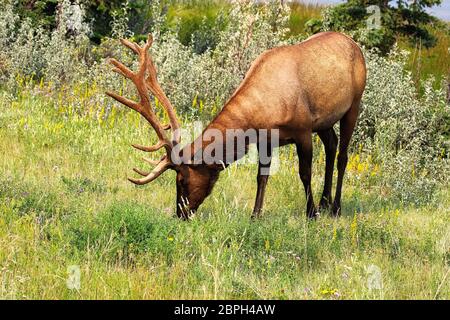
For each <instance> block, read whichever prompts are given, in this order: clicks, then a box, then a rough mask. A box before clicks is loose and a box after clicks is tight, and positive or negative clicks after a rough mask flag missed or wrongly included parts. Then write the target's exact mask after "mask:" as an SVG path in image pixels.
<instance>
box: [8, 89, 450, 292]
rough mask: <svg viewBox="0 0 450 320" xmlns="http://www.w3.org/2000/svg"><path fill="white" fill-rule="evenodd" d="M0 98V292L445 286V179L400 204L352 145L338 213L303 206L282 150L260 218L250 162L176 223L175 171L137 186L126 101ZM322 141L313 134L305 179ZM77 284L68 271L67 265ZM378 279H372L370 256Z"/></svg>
mask: <svg viewBox="0 0 450 320" xmlns="http://www.w3.org/2000/svg"><path fill="white" fill-rule="evenodd" d="M0 99H1V101H0V102H1V103H0V111H1V112H0V152H1V154H2V157H1V158H0V177H1V178H0V266H1V278H0V282H1V285H0V297H1V298H7V299H8V298H25V299H35V298H48V299H69V298H70V299H79V298H86V299H103V298H112V299H141V298H145V299H156V298H171V299H173V298H202V299H203V298H204V299H210V298H248V299H253V298H256V299H268V298H276V299H292V298H301V299H313V298H314V299H380V298H385V299H406V298H415V299H418V298H419V299H448V298H449V297H450V286H449V283H448V281H445V279H446V276H447V274H448V272H449V271H448V270H449V265H448V261H449V258H450V252H449V250H448V249H449V241H450V229H449V228H450V226H449V221H450V210H449V208H450V198H449V193H448V189H445V188H444V189H442V192H440V193H437V194H436V197H435V200H434V201H433V202H431V203H429V204H423V205H420V206H417V205H416V206H412V205H408V204H406V205H405V204H401V203H400V202H398V200H397V199H396V198H395V197H391V196H389V192H387V193H386V190H384V191H383V189H379V187H378V183H377V180H378V178H379V175H380V174H381V173H380V172H379V171H378V170H379V169H376V167H373V166H371V165H370V160H367V159H366V157H365V156H364V155H363V154H359V153H358V152H356V153H355V154H353V155H352V157H351V160H350V165H349V170H348V175H347V178H346V183H345V187H344V191H345V193H344V196H343V201H344V202H343V206H344V207H343V208H344V209H343V216H342V217H341V218H340V219H333V218H330V217H328V216H327V215H326V214H325V213H323V216H322V217H320V218H319V219H318V220H317V221H309V220H307V219H306V217H305V216H304V214H303V212H304V206H305V202H304V199H303V190H302V187H301V184H300V181H299V179H298V176H297V171H296V169H295V167H296V166H297V163H296V160H295V158H294V157H290V156H289V152H288V151H287V152H285V153H283V154H282V159H281V170H280V171H279V173H277V174H276V175H274V176H272V177H271V178H270V181H269V185H268V191H267V196H266V199H267V200H266V204H265V210H264V215H263V218H261V219H259V220H257V221H251V220H250V214H251V209H252V205H253V197H254V193H255V191H256V186H255V184H256V179H255V175H256V167H255V166H254V165H245V166H236V165H234V166H232V167H231V168H229V169H228V170H227V171H225V172H224V173H223V174H222V175H221V177H220V180H219V182H218V184H217V187H216V188H215V190H214V191H213V193H212V195H211V197H210V198H208V199H207V201H206V203H205V204H204V205H203V206H202V208H201V210H200V212H199V213H198V214H197V215H196V216H195V217H194V219H193V220H192V221H190V222H188V223H186V222H182V221H179V220H178V219H177V218H175V217H174V209H175V207H174V201H175V196H174V191H175V190H174V183H173V182H174V181H173V180H174V176H173V173H166V174H165V175H164V176H162V177H161V178H160V179H158V181H155V182H154V184H153V185H152V186H148V187H143V188H136V187H134V186H133V185H131V184H129V183H128V182H127V181H126V179H125V177H126V175H127V174H130V171H131V170H130V168H132V167H133V166H134V165H135V164H136V163H139V159H138V154H137V153H135V152H133V151H132V150H131V148H130V147H129V143H130V142H138V141H148V138H149V134H148V130H147V128H146V127H145V125H144V123H141V122H140V121H139V118H137V117H134V115H132V114H129V113H117V114H115V115H113V116H111V117H110V118H109V119H108V121H104V122H99V121H97V120H95V119H93V118H90V117H77V115H76V114H67V110H68V109H69V108H62V109H60V108H58V107H57V106H56V105H52V104H51V103H49V102H48V101H47V99H45V98H40V97H36V96H34V95H32V94H30V92H29V91H27V90H24V91H23V92H22V93H21V95H20V96H19V98H18V99H11V98H9V97H8V95H5V94H4V93H2V95H1V98H0ZM323 168H324V154H323V150H322V146H321V145H320V142H319V141H317V140H316V141H315V161H314V180H313V189H314V193H315V195H316V196H317V195H318V194H319V193H320V191H321V190H320V189H321V187H322V182H323V181H322V178H323ZM72 265H76V266H79V267H80V270H81V287H80V289H79V290H71V289H69V288H68V287H67V285H66V280H67V278H68V273H67V272H68V267H69V266H72ZM374 268H375V270H379V272H380V278H379V279H377V280H376V281H378V282H377V283H378V284H379V285H378V286H376V287H375V288H372V289H371V287H370V283H371V282H370V281H373V280H371V279H372V278H373V276H374V274H373V270H374Z"/></svg>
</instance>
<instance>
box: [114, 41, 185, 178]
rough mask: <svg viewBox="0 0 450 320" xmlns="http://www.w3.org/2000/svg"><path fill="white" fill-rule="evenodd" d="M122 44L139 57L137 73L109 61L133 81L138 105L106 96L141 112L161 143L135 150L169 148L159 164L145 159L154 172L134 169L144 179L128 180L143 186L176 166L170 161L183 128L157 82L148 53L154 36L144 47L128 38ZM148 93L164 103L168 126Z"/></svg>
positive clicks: (120, 98) (116, 62)
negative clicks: (171, 134)
mask: <svg viewBox="0 0 450 320" xmlns="http://www.w3.org/2000/svg"><path fill="white" fill-rule="evenodd" d="M120 41H121V42H122V44H123V45H124V46H126V47H128V48H130V49H131V50H132V51H134V52H135V53H136V54H137V55H138V56H139V70H138V71H137V72H133V71H131V70H130V69H129V68H128V67H126V66H125V65H124V64H122V63H121V62H119V61H117V60H116V59H110V60H109V62H110V63H111V64H112V65H113V66H114V69H113V71H115V72H117V73H119V74H121V75H123V76H124V77H126V78H128V79H130V80H131V81H133V83H134V85H135V86H136V89H137V91H138V94H139V99H140V101H139V102H135V101H132V100H130V99H127V98H125V97H122V96H120V95H118V94H116V93H114V92H109V91H108V92H106V94H107V95H108V96H110V97H112V98H114V99H115V100H117V101H118V102H120V103H122V104H124V105H126V106H127V107H129V108H131V109H133V110H135V111H137V112H139V113H140V114H141V115H142V116H143V117H144V118H145V119H146V120H147V121H148V122H149V123H150V125H151V126H152V127H153V129H154V130H155V132H156V135H157V136H158V140H159V141H158V143H156V144H155V145H153V146H150V147H146V146H141V145H137V144H133V145H132V146H133V147H135V148H136V149H139V150H142V151H145V152H153V151H157V150H159V149H161V148H165V149H166V155H165V156H164V157H162V158H161V160H160V161H157V162H155V161H153V160H150V159H146V158H144V160H145V161H147V162H149V163H151V164H155V165H156V167H155V169H153V171H152V172H150V173H148V172H144V171H141V170H139V169H134V171H135V172H137V173H138V174H140V175H142V176H144V177H143V178H141V179H133V178H128V180H130V181H131V182H133V183H135V184H139V185H143V184H146V183H149V182H151V181H153V180H154V179H156V178H157V177H158V176H160V175H161V173H163V172H164V171H166V170H167V169H168V168H170V167H173V163H172V161H171V158H170V156H171V152H172V149H173V148H174V147H175V146H176V145H177V144H178V143H180V137H181V136H180V132H179V131H180V130H178V129H179V127H180V125H179V123H178V120H177V117H176V114H175V110H174V108H173V106H172V104H171V103H170V101H169V99H168V98H167V96H166V95H165V94H164V91H163V90H162V89H161V86H160V85H159V83H158V81H157V79H156V68H155V65H154V63H153V60H152V59H151V57H150V55H149V53H148V50H149V49H150V47H151V45H152V43H153V38H152V36H151V34H149V35H148V39H147V42H146V43H145V45H144V46H143V47H141V46H139V45H138V44H137V43H134V42H131V41H128V40H125V39H121V40H120ZM149 90H150V91H151V92H152V93H153V95H154V96H155V97H156V98H157V99H158V101H159V102H160V103H161V104H162V106H163V108H164V109H165V110H166V112H167V115H168V117H169V124H168V125H161V123H160V122H159V120H158V118H157V116H156V115H155V113H154V112H153V109H152V107H151V104H150V96H149V93H148V91H149ZM168 129H172V130H173V136H172V138H171V139H169V138H168V137H167V135H166V133H165V130H168Z"/></svg>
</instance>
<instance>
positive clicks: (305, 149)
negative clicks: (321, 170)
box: [296, 131, 317, 218]
mask: <svg viewBox="0 0 450 320" xmlns="http://www.w3.org/2000/svg"><path fill="white" fill-rule="evenodd" d="M296 146H297V155H298V162H299V175H300V179H301V180H302V182H303V186H304V188H305V194H306V214H307V216H308V217H309V218H315V217H316V216H317V209H316V206H315V204H314V199H313V194H312V188H311V167H312V156H313V152H312V151H313V150H312V132H311V131H309V132H305V133H303V134H302V135H301V136H300V137H299V138H298V139H297V141H296Z"/></svg>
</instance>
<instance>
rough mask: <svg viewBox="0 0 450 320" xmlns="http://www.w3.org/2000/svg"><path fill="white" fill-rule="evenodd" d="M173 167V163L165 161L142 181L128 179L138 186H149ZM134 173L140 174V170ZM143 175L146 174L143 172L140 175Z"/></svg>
mask: <svg viewBox="0 0 450 320" xmlns="http://www.w3.org/2000/svg"><path fill="white" fill-rule="evenodd" d="M171 166H172V163H171V162H170V161H169V160H164V161H161V162H160V163H159V164H158V165H157V166H156V168H155V169H153V171H152V172H150V174H148V175H146V176H145V177H144V178H141V179H134V178H128V180H129V181H130V182H132V183H134V184H137V185H143V184H147V183H149V182H152V181H153V180H155V179H156V178H158V177H159V176H160V175H161V173H163V172H164V171H166V170H167V169H168V168H170V167H171ZM134 171H136V172H138V171H140V170H138V171H137V169H135V170H134ZM138 173H139V172H138ZM141 173H144V172H142V171H141V172H140V173H139V174H141Z"/></svg>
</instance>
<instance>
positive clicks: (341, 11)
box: [307, 0, 441, 54]
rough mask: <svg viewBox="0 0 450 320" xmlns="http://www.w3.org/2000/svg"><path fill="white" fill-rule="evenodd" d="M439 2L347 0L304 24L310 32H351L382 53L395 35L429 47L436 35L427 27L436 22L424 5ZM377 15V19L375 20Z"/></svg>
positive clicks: (434, 42)
mask: <svg viewBox="0 0 450 320" xmlns="http://www.w3.org/2000/svg"><path fill="white" fill-rule="evenodd" d="M440 3H441V0H419V1H403V0H399V1H396V5H392V4H391V3H390V1H385V0H349V1H347V2H346V3H343V4H339V5H336V6H333V7H329V8H328V9H327V10H325V13H324V16H323V18H322V20H318V19H314V20H312V21H309V22H308V25H307V27H308V28H309V30H310V32H317V31H318V30H335V31H347V32H349V31H351V32H353V35H354V37H355V38H356V39H358V40H359V41H360V42H362V43H363V44H364V45H365V46H366V47H368V48H374V47H376V48H378V49H379V50H380V51H381V52H383V53H385V54H386V53H388V52H389V51H390V50H391V48H392V46H393V45H394V42H395V39H396V37H398V36H405V37H407V38H409V39H410V40H411V41H412V42H416V41H420V42H421V43H422V44H423V45H424V46H425V47H426V48H429V47H433V46H434V45H435V44H436V38H435V37H434V36H433V34H432V33H430V32H429V30H428V29H427V26H428V25H429V24H430V23H432V22H434V23H437V21H436V19H435V18H433V17H432V16H431V15H430V14H428V13H427V12H426V11H425V8H427V7H431V6H433V5H438V4H440ZM378 14H379V19H380V21H376V19H378V17H377V15H378ZM374 19H375V20H374ZM378 23H379V24H378ZM375 24H376V25H375Z"/></svg>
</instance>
